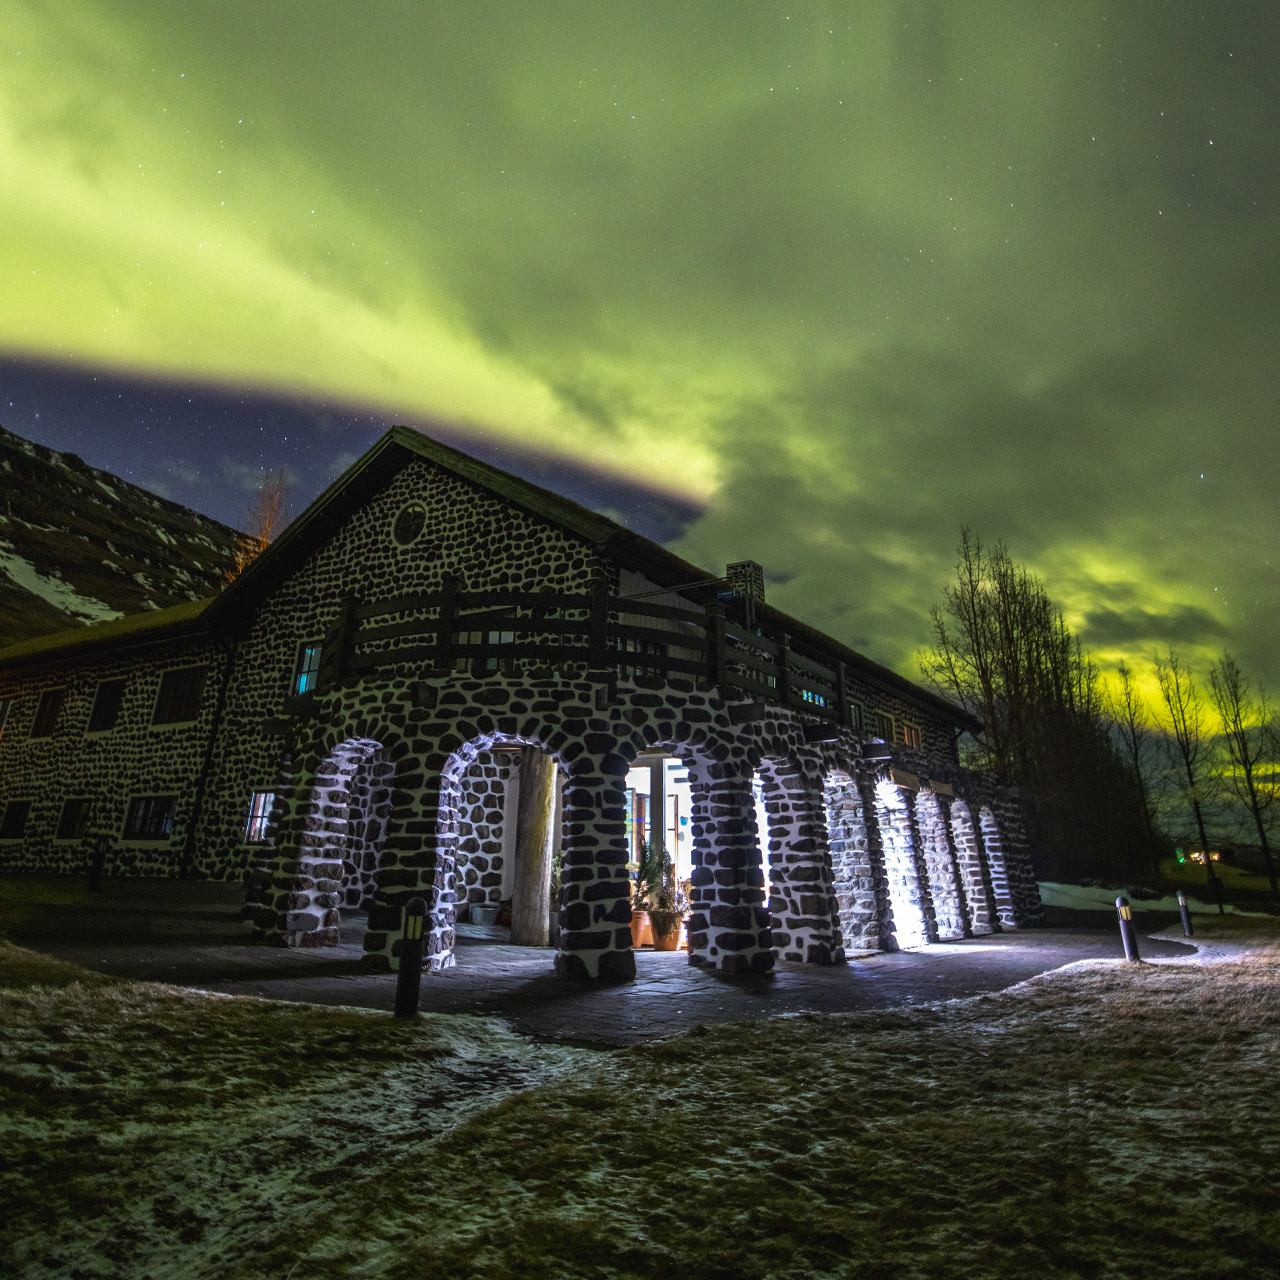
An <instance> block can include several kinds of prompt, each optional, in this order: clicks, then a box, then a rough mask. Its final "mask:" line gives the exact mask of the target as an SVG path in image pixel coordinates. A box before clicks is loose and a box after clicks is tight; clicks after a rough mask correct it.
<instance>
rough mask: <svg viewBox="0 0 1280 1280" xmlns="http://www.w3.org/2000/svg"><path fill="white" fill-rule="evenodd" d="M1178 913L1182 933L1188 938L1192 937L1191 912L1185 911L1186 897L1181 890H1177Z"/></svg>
mask: <svg viewBox="0 0 1280 1280" xmlns="http://www.w3.org/2000/svg"><path fill="white" fill-rule="evenodd" d="M1178 913H1179V914H1180V915H1181V916H1182V932H1183V933H1184V934H1186V936H1187V937H1188V938H1190V937H1192V936H1193V932H1194V931H1193V930H1192V928H1191V912H1190V911H1189V910H1188V909H1187V895H1186V894H1185V893H1183V892H1182V890H1181V889H1179V890H1178Z"/></svg>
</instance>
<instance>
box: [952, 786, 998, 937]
mask: <svg viewBox="0 0 1280 1280" xmlns="http://www.w3.org/2000/svg"><path fill="white" fill-rule="evenodd" d="M939 803H940V804H941V803H942V801H939ZM947 816H948V818H949V820H950V823H951V844H952V847H953V848H954V849H955V851H956V863H957V865H958V866H959V868H960V879H961V881H962V883H963V884H964V889H965V898H966V899H967V901H968V905H969V929H970V931H971V932H972V933H973V934H974V935H975V936H980V935H982V934H987V933H995V932H996V931H997V930H998V929H999V928H1000V925H999V924H998V923H997V921H996V911H995V901H994V899H993V898H992V896H991V883H990V881H989V879H988V877H987V870H986V867H985V865H984V863H983V857H982V846H981V844H980V843H979V840H978V832H977V828H976V827H975V825H974V821H973V812H972V810H971V809H970V808H969V805H968V804H967V803H966V801H965V800H963V799H956V800H953V801H952V802H951V804H950V806H949V812H948V815H947Z"/></svg>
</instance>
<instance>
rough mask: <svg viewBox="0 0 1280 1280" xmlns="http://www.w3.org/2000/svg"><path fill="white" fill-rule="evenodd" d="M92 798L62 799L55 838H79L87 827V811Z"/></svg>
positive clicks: (90, 806) (91, 804)
mask: <svg viewBox="0 0 1280 1280" xmlns="http://www.w3.org/2000/svg"><path fill="white" fill-rule="evenodd" d="M92 807H93V801H92V800H64V801H63V802H62V813H61V815H60V816H59V818H58V833H57V835H56V836H55V839H57V840H81V839H83V838H84V833H85V832H86V831H87V830H88V829H89V811H90V810H91V809H92Z"/></svg>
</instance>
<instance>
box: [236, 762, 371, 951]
mask: <svg viewBox="0 0 1280 1280" xmlns="http://www.w3.org/2000/svg"><path fill="white" fill-rule="evenodd" d="M305 764H306V762H304V769H305ZM344 765H345V766H346V769H345V770H344V767H343V766H344ZM353 768H354V762H352V761H346V760H345V759H340V758H337V757H334V756H331V757H330V758H329V759H328V760H326V761H324V762H323V763H322V764H319V765H316V764H314V757H312V764H311V770H310V779H309V781H308V782H307V783H305V784H303V785H301V786H297V787H290V788H287V794H280V793H277V802H276V807H275V809H274V810H273V821H274V822H275V823H278V826H275V827H273V829H272V833H271V834H272V838H273V839H274V842H275V850H274V853H273V854H272V856H271V858H270V859H269V861H268V862H267V864H266V867H265V875H263V874H261V873H260V874H259V875H257V876H256V877H255V879H254V882H253V887H254V889H255V891H256V896H257V898H258V906H257V909H256V913H255V917H254V924H255V932H256V934H257V936H258V937H259V938H261V939H262V941H264V942H266V943H269V944H271V945H273V946H279V947H324V946H333V945H334V944H336V943H337V941H338V921H339V913H338V903H339V900H340V897H339V895H340V893H341V890H342V875H343V868H342V854H343V846H344V841H345V839H346V835H347V816H348V810H349V808H350V803H351V795H350V792H349V790H348V781H349V772H350V770H351V769H353Z"/></svg>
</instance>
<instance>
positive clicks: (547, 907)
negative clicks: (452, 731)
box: [435, 733, 564, 947]
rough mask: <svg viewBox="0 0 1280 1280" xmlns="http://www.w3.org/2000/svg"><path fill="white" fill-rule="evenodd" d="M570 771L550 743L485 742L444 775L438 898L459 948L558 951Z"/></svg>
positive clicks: (498, 737)
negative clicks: (559, 879)
mask: <svg viewBox="0 0 1280 1280" xmlns="http://www.w3.org/2000/svg"><path fill="white" fill-rule="evenodd" d="M563 787H564V772H563V770H562V768H561V766H560V764H559V761H558V759H557V758H556V756H555V755H554V754H553V753H552V752H550V751H548V750H547V749H546V747H545V745H544V744H541V743H538V742H535V741H533V740H531V739H527V738H523V737H517V736H514V735H509V734H499V733H493V734H486V735H483V736H481V737H478V738H475V739H473V740H472V741H470V742H468V743H466V744H464V745H463V746H462V747H459V748H458V749H457V750H456V751H454V752H453V754H452V755H450V757H449V758H448V760H447V761H446V763H445V766H444V768H443V769H442V771H441V778H440V800H439V808H438V811H437V819H436V877H435V880H436V898H437V908H436V909H437V910H438V911H439V912H441V913H443V916H444V921H443V923H444V924H445V926H446V927H448V928H451V929H452V930H453V931H454V934H455V942H456V943H460V944H461V945H463V946H464V947H465V946H470V945H481V946H482V945H484V944H486V943H489V944H492V943H511V944H512V945H515V946H529V947H548V946H554V945H556V943H557V941H558V934H559V923H558V912H559V907H560V903H559V901H558V895H557V896H556V897H554V898H553V894H552V881H553V878H554V876H555V871H556V867H557V865H558V854H559V849H560V839H561V826H562V820H563V818H562V815H563V800H562V797H563Z"/></svg>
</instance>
